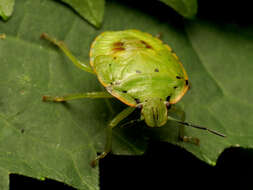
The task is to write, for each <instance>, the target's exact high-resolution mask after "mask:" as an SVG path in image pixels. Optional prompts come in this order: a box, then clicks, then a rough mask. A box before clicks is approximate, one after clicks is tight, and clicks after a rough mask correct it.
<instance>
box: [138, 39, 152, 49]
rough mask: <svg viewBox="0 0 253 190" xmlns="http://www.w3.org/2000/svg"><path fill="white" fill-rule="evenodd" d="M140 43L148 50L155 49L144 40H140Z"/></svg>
mask: <svg viewBox="0 0 253 190" xmlns="http://www.w3.org/2000/svg"><path fill="white" fill-rule="evenodd" d="M140 42H141V43H142V44H144V45H145V46H146V48H148V49H153V47H152V46H151V45H149V44H148V43H147V42H145V41H143V40H140Z"/></svg>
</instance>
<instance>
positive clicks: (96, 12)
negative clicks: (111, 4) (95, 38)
mask: <svg viewBox="0 0 253 190" xmlns="http://www.w3.org/2000/svg"><path fill="white" fill-rule="evenodd" d="M61 1H62V2H64V3H67V4H69V5H70V6H71V7H73V9H74V10H75V11H76V12H78V13H79V14H80V15H81V16H82V17H83V18H84V19H86V20H88V21H89V22H90V23H91V24H93V25H95V26H96V27H100V26H101V23H102V21H103V16H104V4H105V1H104V0H61Z"/></svg>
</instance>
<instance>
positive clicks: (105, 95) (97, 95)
mask: <svg viewBox="0 0 253 190" xmlns="http://www.w3.org/2000/svg"><path fill="white" fill-rule="evenodd" d="M81 98H114V96H112V95H111V94H109V93H108V92H85V93H79V94H69V95H65V96H55V97H53V96H43V97H42V100H43V101H53V102H65V101H67V100H75V99H81Z"/></svg>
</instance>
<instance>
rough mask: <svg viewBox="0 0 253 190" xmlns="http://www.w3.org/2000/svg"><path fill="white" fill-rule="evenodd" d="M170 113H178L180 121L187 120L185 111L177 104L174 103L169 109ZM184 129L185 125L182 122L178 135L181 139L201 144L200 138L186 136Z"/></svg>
mask: <svg viewBox="0 0 253 190" xmlns="http://www.w3.org/2000/svg"><path fill="white" fill-rule="evenodd" d="M170 113H171V114H176V115H177V116H178V117H179V119H180V121H182V122H184V121H185V112H184V110H182V109H181V108H180V107H178V106H176V105H172V106H171V108H170V109H169V110H168V114H170ZM168 119H170V117H169V118H168ZM184 129H185V126H184V125H182V124H180V126H179V135H178V136H179V140H181V141H184V142H190V143H193V144H196V145H199V139H198V138H196V137H190V136H185V134H184Z"/></svg>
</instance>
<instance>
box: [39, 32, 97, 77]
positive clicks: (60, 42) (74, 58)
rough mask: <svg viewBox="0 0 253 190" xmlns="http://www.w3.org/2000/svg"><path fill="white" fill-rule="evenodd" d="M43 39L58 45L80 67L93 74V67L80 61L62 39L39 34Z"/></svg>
mask: <svg viewBox="0 0 253 190" xmlns="http://www.w3.org/2000/svg"><path fill="white" fill-rule="evenodd" d="M40 37H41V38H43V39H46V40H48V41H50V42H51V43H53V44H54V45H56V46H58V47H59V48H60V49H61V50H62V51H63V53H64V54H65V55H66V56H67V57H68V58H69V59H70V60H71V61H72V62H73V63H74V64H75V65H76V66H77V67H78V68H80V69H82V70H84V71H86V72H89V73H92V74H95V73H94V71H93V69H92V68H91V67H89V66H88V65H87V64H85V63H82V62H81V61H79V60H78V59H77V58H76V57H75V56H74V55H73V54H72V53H71V52H70V51H69V50H68V48H67V46H66V45H65V44H64V43H63V42H62V41H57V40H56V39H54V38H51V37H50V36H49V35H48V34H46V33H43V34H41V36H40Z"/></svg>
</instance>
